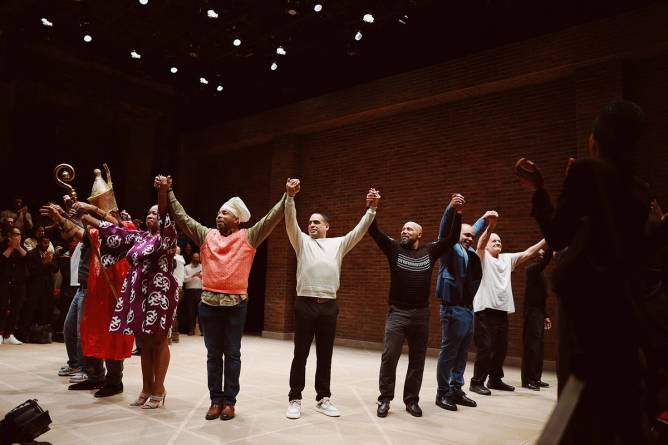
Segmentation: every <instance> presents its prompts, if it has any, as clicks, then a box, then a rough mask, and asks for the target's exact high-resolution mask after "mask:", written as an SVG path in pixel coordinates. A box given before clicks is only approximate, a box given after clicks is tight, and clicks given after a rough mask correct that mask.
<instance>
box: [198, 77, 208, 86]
mask: <svg viewBox="0 0 668 445" xmlns="http://www.w3.org/2000/svg"><path fill="white" fill-rule="evenodd" d="M199 83H201V84H202V85H207V84H208V83H209V81H208V80H206V77H200V78H199Z"/></svg>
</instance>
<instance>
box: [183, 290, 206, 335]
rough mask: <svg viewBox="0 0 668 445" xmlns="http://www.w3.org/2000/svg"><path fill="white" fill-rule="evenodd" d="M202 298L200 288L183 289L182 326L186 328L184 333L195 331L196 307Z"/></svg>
mask: <svg viewBox="0 0 668 445" xmlns="http://www.w3.org/2000/svg"><path fill="white" fill-rule="evenodd" d="M201 299H202V289H185V290H184V293H183V303H182V304H183V309H184V310H183V314H184V320H183V322H182V324H183V326H185V327H186V328H187V330H186V332H185V333H186V334H190V333H194V332H195V325H196V324H197V307H198V305H199V302H200V301H201Z"/></svg>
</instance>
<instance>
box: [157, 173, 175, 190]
mask: <svg viewBox="0 0 668 445" xmlns="http://www.w3.org/2000/svg"><path fill="white" fill-rule="evenodd" d="M172 184H173V180H172V177H171V175H167V176H163V175H158V176H156V177H155V179H154V180H153V187H154V188H156V189H158V191H159V192H161V193H167V192H169V191H170V190H171V189H172Z"/></svg>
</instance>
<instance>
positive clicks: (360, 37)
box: [355, 31, 362, 42]
mask: <svg viewBox="0 0 668 445" xmlns="http://www.w3.org/2000/svg"><path fill="white" fill-rule="evenodd" d="M355 40H357V41H358V42H359V41H360V40H362V31H357V32H356V33H355Z"/></svg>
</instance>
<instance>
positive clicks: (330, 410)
mask: <svg viewBox="0 0 668 445" xmlns="http://www.w3.org/2000/svg"><path fill="white" fill-rule="evenodd" d="M315 410H316V411H318V412H319V413H323V414H324V415H326V416H329V417H339V416H340V415H341V412H340V411H339V409H338V408H337V407H335V406H334V404H333V403H332V402H331V401H330V400H329V397H323V398H322V399H320V400H319V401H318V403H316V405H315Z"/></svg>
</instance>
